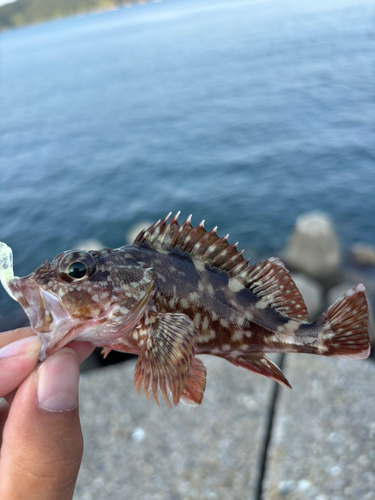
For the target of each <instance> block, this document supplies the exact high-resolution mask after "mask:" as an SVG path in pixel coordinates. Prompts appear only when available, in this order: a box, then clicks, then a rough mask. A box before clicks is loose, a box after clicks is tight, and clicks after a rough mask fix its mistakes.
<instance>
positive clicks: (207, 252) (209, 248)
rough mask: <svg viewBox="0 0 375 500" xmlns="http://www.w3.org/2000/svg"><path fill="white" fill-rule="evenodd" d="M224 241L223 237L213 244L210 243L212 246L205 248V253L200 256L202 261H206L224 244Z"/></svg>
mask: <svg viewBox="0 0 375 500" xmlns="http://www.w3.org/2000/svg"><path fill="white" fill-rule="evenodd" d="M224 240H225V237H224V238H220V239H218V240H217V241H215V243H212V245H210V246H209V247H208V248H207V251H206V253H204V254H203V255H202V260H206V259H208V257H209V256H211V254H213V253H214V252H215V251H216V250H217V248H218V247H219V246H220V245H221V244H222V243H223V242H224Z"/></svg>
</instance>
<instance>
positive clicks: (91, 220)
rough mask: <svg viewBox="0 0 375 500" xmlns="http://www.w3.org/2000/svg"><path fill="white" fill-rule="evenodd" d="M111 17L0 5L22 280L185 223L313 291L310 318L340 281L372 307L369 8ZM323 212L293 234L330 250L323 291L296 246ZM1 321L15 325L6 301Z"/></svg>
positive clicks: (200, 0) (229, 5)
mask: <svg viewBox="0 0 375 500" xmlns="http://www.w3.org/2000/svg"><path fill="white" fill-rule="evenodd" d="M2 3H4V2H2ZM117 3H118V2H114V1H108V2H103V1H102V2H100V1H94V0H92V1H88V0H80V1H79V0H77V1H71V2H61V1H60V2H59V0H53V1H51V2H45V1H42V0H17V1H15V2H12V3H8V4H6V5H2V6H1V7H0V28H1V29H2V30H3V31H2V32H1V34H0V57H1V59H0V61H1V62H0V82H1V87H0V89H1V93H0V96H1V111H0V113H1V119H0V141H1V142H0V145H1V159H0V161H1V182H0V220H1V224H0V241H4V242H6V243H7V244H8V245H9V246H11V247H12V248H13V251H14V262H15V274H16V275H18V276H23V275H26V274H29V273H30V272H32V271H33V270H34V269H35V268H36V267H37V266H38V265H39V264H40V263H41V262H42V261H44V260H45V259H49V260H50V259H53V258H54V257H55V256H56V255H57V254H58V253H60V252H61V251H64V250H67V249H70V248H72V247H76V246H77V245H79V244H80V241H81V240H85V239H88V238H95V239H97V240H99V242H100V243H98V244H99V245H102V246H108V247H118V246H122V245H123V244H124V243H125V241H126V240H125V238H126V236H125V235H126V234H128V232H129V230H130V228H131V227H132V226H134V225H135V224H138V223H140V222H141V223H142V221H145V222H144V224H146V225H147V222H146V221H149V222H154V221H155V220H157V219H159V218H161V217H163V216H164V215H165V214H166V213H168V212H169V211H172V212H176V211H178V210H181V211H182V216H181V219H180V220H181V221H182V220H183V219H184V218H185V217H187V216H188V215H189V214H190V213H192V214H193V223H195V224H197V223H198V222H200V221H201V220H202V219H205V220H206V227H207V228H209V229H210V228H211V227H213V226H215V225H218V226H219V230H218V232H219V235H221V236H223V235H225V234H226V233H230V237H231V239H230V241H231V242H235V241H239V242H240V245H239V248H245V250H246V253H247V255H249V256H252V257H253V258H254V259H256V258H259V257H268V256H271V255H279V256H281V257H282V258H284V259H285V260H286V263H287V264H288V266H289V267H291V268H292V269H294V268H295V270H297V271H299V272H303V273H304V274H305V275H309V277H310V278H312V279H313V280H314V279H315V283H313V284H312V285H311V283H310V285H311V286H314V285H316V286H317V287H318V288H319V286H320V287H321V288H320V289H319V290H320V291H319V293H320V298H319V299H318V301H319V300H320V302H319V304H320V305H319V306H318V307H317V309H319V308H320V309H321V308H322V307H323V306H324V305H325V304H324V302H325V300H326V298H327V293H328V292H329V290H330V288H331V287H332V286H337V285H340V283H342V282H344V285H343V286H344V288H345V287H346V289H347V287H348V286H349V285H351V284H352V283H351V282H352V281H353V282H358V281H366V280H367V281H366V283H365V284H367V288H368V292H369V294H370V295H372V293H373V290H374V279H375V277H374V264H375V250H374V248H373V245H375V230H374V216H375V197H374V186H375V163H374V159H375V142H374V135H373V133H374V121H375V108H374V73H373V71H374V65H373V63H374V19H375V16H374V4H373V2H372V1H370V0H314V1H312V2H301V1H299V0H264V1H256V0H253V1H252V0H238V1H236V0H232V1H229V0H164V1H162V2H149V3H144V4H142V5H141V4H139V3H138V4H134V5H132V6H131V5H130V4H128V5H117ZM126 7H131V8H126ZM95 9H96V10H95ZM100 9H102V10H100ZM88 10H90V12H88V13H87V15H86V14H85V13H86V12H87V11H88ZM77 12H78V13H79V15H71V17H65V18H62V19H58V20H52V21H51V20H48V19H51V18H56V17H61V16H63V15H65V14H74V13H77ZM46 19H47V21H46ZM43 20H44V22H42V21H43ZM20 25H24V26H22V27H19V26H20ZM17 26H18V27H17ZM316 210H318V211H319V212H320V213H316V212H314V213H313V214H311V213H310V214H308V215H305V216H302V220H301V219H299V220H300V224H299V226H300V230H301V232H302V234H305V236H306V232H307V233H308V232H309V231H310V230H311V232H312V235H313V237H314V236H315V240H317V243H316V245H317V246H319V241H320V242H322V241H323V240H324V237H325V236H326V237H327V238H328V240H327V241H326V240H324V241H323V244H322V245H320V246H322V248H323V250H322V252H321V255H319V254H317V250H316V248H315V247H314V248H315V250H316V251H314V255H315V256H316V255H318V257H317V260H318V265H319V262H320V261H321V260H322V259H323V260H324V258H325V257H324V256H327V255H330V257H329V258H330V259H331V260H330V262H331V264H332V269H333V270H334V273H333V275H334V276H332V279H330V280H328V282H327V281H325V280H324V279H322V273H320V275H319V272H318V273H315V274H314V271H311V269H309V266H310V264H311V263H309V260H310V259H311V257H310V256H309V255H308V254H307V253H306V252H307V251H308V248H309V247H310V246H311V245H310V243H309V240H306V241H305V242H304V243H302V247H301V248H302V250H301V248H300V247H298V242H297V247H293V245H295V241H294V240H293V238H294V239H295V234H294V236H293V238H292V240H293V241H292V240H291V239H290V235H291V234H292V232H293V230H294V231H296V230H297V229H298V224H297V229H293V228H294V227H295V222H296V219H297V218H298V217H299V216H300V215H301V214H304V213H306V212H310V211H316ZM327 217H328V219H327ZM314 221H315V222H314ZM141 227H142V224H141ZM297 232H298V231H297ZM328 233H329V235H328ZM324 235H325V236H324ZM327 235H328V236H327ZM297 239H298V238H297ZM302 239H303V238H302ZM288 241H289V249H288V248H287V247H288ZM358 243H360V246H359V247H358V245H357V246H356V247H354V254H353V245H355V244H358ZM303 245H305V247H303ZM290 246H292V247H293V248H290ZM303 248H304V249H303ZM355 249H356V250H357V253H358V251H359V254H360V255H359V260H358V258H355V251H356V250H355ZM332 252H333V254H334V255H331V253H332ZM361 252H362V253H361ZM301 254H304V255H305V254H306V259H307V263H306V266H305V269H304V268H303V263H302V264H301V263H300V262H295V256H296V255H297V257H298V255H301ZM353 255H354V258H353ZM363 255H364V260H363ZM293 256H294V257H293ZM361 258H362V260H361ZM297 260H298V259H297ZM301 266H302V267H301ZM310 267H311V266H310ZM353 273H354V275H353ZM323 274H325V275H327V271H324V273H323ZM328 274H329V273H328ZM301 286H303V285H301ZM371 287H372V288H371ZM316 289H317V288H316ZM312 293H314V292H312ZM310 312H311V309H310ZM0 320H1V329H2V330H5V329H8V328H12V327H16V326H20V325H21V324H24V323H25V316H24V315H23V313H22V311H21V308H20V307H19V306H18V304H16V303H15V302H13V301H12V300H11V299H10V297H8V296H7V295H6V293H5V291H1V293H0Z"/></svg>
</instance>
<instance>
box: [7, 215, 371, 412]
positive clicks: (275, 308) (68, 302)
mask: <svg viewBox="0 0 375 500" xmlns="http://www.w3.org/2000/svg"><path fill="white" fill-rule="evenodd" d="M177 218H178V214H177V216H175V217H173V218H172V219H171V220H170V221H169V222H168V216H167V217H166V218H165V219H163V220H162V221H159V222H157V223H156V224H154V225H153V226H151V227H150V228H148V229H147V230H144V231H142V232H141V233H140V234H139V236H138V237H137V238H136V240H135V242H134V245H130V246H125V247H122V248H119V249H116V250H111V249H104V250H101V251H95V252H83V251H80V250H74V251H69V252H64V253H63V254H60V255H58V256H57V257H56V258H55V259H54V260H53V262H52V263H48V262H45V263H43V264H42V265H41V266H40V267H39V268H38V269H37V270H36V271H34V273H32V274H31V275H30V276H27V277H26V278H21V279H19V278H15V279H14V280H12V281H11V282H10V283H9V287H10V288H11V290H12V293H13V294H14V295H15V297H16V298H17V300H18V301H19V302H20V304H21V305H22V307H23V308H24V309H25V311H26V312H27V314H28V315H29V318H30V322H31V325H32V327H33V328H34V330H35V331H36V332H37V333H38V334H39V336H40V338H41V340H42V345H43V350H42V352H41V355H40V357H41V359H44V358H45V357H46V356H47V355H49V354H50V353H53V352H54V351H55V350H57V349H59V348H61V347H62V346H63V345H65V344H67V343H68V342H69V341H71V340H74V339H76V340H86V341H89V342H92V343H93V344H94V345H97V346H102V347H103V348H104V352H105V353H108V352H109V351H110V350H111V349H116V350H119V351H124V352H130V353H135V354H139V360H138V363H137V367H136V371H135V378H134V383H135V385H136V387H137V390H138V391H140V389H141V387H143V388H144V390H145V393H146V395H147V397H150V391H151V393H152V395H153V397H154V399H155V400H156V402H158V391H159V390H160V391H161V393H162V395H163V397H164V399H165V400H166V401H167V403H168V404H169V405H171V401H172V403H173V404H175V405H176V404H177V403H178V401H179V400H183V401H184V402H187V403H188V404H199V403H200V402H201V401H202V397H203V392H204V388H205V384H206V371H205V368H204V366H203V364H202V362H201V361H200V360H199V359H198V358H196V357H195V355H197V354H201V353H207V354H213V355H216V356H219V357H222V358H225V359H227V360H228V361H229V362H231V363H233V364H235V365H237V366H241V367H244V368H246V369H248V370H251V371H254V372H256V373H259V374H262V375H265V376H267V377H270V378H272V379H275V380H277V381H278V382H280V383H281V384H283V385H285V386H287V387H289V383H288V381H287V380H286V379H285V377H284V376H283V374H282V373H281V371H280V370H279V369H278V368H277V367H276V366H275V365H274V364H273V363H272V362H271V361H270V360H268V359H267V357H266V356H265V354H264V353H266V352H308V353H315V354H322V355H325V356H343V357H351V358H364V357H366V356H367V355H368V353H369V335H368V332H367V326H368V308H367V301H366V297H365V294H364V287H363V286H362V285H357V287H354V288H352V289H351V290H349V292H348V293H347V294H346V295H345V296H344V297H342V298H341V299H340V300H339V301H337V302H336V303H335V304H334V305H333V306H332V307H331V308H329V309H328V310H327V311H326V312H325V313H324V314H323V315H322V316H320V317H319V318H318V319H317V320H316V321H315V322H313V323H307V322H306V321H307V319H306V318H307V311H306V307H305V304H304V302H303V299H302V297H301V295H300V293H299V291H298V289H297V287H296V285H295V284H294V282H293V280H292V279H291V277H290V276H289V273H288V271H287V270H286V269H285V267H284V265H283V264H282V263H281V262H280V261H279V260H278V259H276V258H270V259H268V260H266V261H265V262H258V263H256V264H254V265H252V266H249V265H248V262H247V261H245V260H244V259H243V257H242V252H238V251H237V249H236V246H237V245H236V244H235V245H230V244H229V243H228V241H227V236H226V237H224V238H220V237H219V236H218V235H217V234H216V228H215V229H213V230H212V231H209V232H207V231H206V230H205V228H204V224H203V222H202V223H200V224H199V225H198V226H196V227H193V226H192V224H191V219H190V218H188V219H187V220H186V221H185V222H184V223H183V224H181V226H180V225H179V224H178V221H177ZM73 262H76V263H77V262H80V263H82V262H83V263H85V262H87V263H88V266H91V267H90V270H89V271H88V270H87V272H86V274H85V276H84V277H79V279H77V278H76V277H75V276H72V275H71V274H69V269H70V264H72V263H73ZM74 267H76V266H73V268H74ZM87 269H89V268H87Z"/></svg>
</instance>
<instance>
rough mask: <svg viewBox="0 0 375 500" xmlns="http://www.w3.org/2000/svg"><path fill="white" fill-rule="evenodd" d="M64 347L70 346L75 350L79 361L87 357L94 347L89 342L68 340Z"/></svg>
mask: <svg viewBox="0 0 375 500" xmlns="http://www.w3.org/2000/svg"><path fill="white" fill-rule="evenodd" d="M65 347H70V348H71V349H73V350H74V351H75V352H76V354H77V356H78V361H79V362H80V363H82V361H84V360H85V359H86V358H88V357H89V356H90V354H92V353H93V351H94V349H95V347H94V346H93V345H92V344H90V343H89V342H69V344H67V345H66V346H65Z"/></svg>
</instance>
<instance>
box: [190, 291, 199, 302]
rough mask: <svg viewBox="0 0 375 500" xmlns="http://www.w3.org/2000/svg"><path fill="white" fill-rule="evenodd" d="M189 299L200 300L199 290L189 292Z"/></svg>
mask: <svg viewBox="0 0 375 500" xmlns="http://www.w3.org/2000/svg"><path fill="white" fill-rule="evenodd" d="M189 299H190V300H191V301H192V302H198V300H199V293H198V292H191V293H189Z"/></svg>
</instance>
